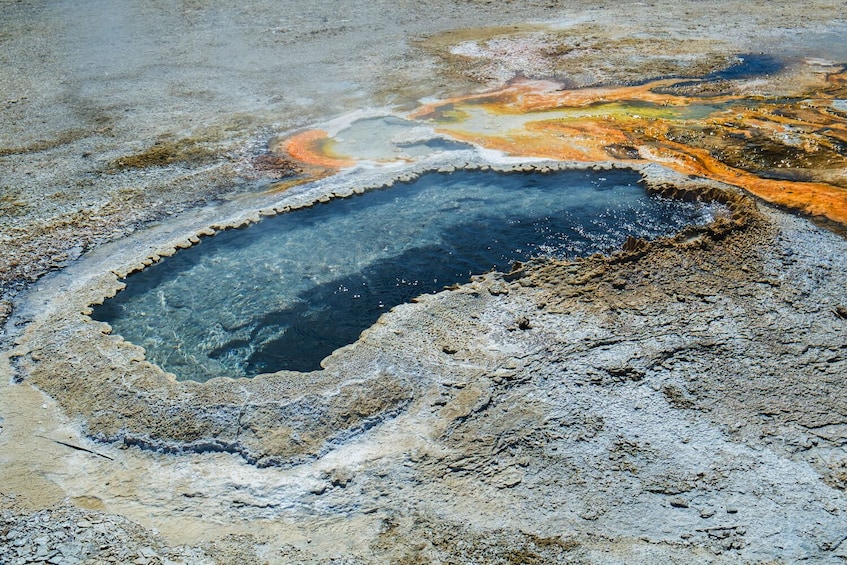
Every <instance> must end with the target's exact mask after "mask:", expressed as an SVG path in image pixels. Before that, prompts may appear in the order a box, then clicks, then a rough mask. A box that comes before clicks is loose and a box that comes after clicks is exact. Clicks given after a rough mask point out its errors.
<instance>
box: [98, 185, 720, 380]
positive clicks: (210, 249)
mask: <svg viewBox="0 0 847 565" xmlns="http://www.w3.org/2000/svg"><path fill="white" fill-rule="evenodd" d="M640 179H641V176H640V174H639V173H637V172H635V171H632V170H605V171H593V170H567V171H557V172H551V173H540V172H514V173H504V172H495V171H461V170H460V171H457V172H453V173H438V172H429V173H426V174H424V175H422V176H420V177H419V178H417V179H415V180H413V181H410V182H402V183H398V184H395V185H394V186H393V187H391V188H383V189H376V190H371V191H368V192H366V193H365V194H362V195H355V196H352V197H348V198H336V199H333V200H331V201H330V202H327V203H321V204H316V205H314V206H311V207H309V208H305V209H300V210H296V211H292V212H288V213H285V214H281V215H279V216H276V217H272V218H266V219H264V220H263V221H261V222H259V223H258V224H255V225H251V226H249V227H247V228H242V229H234V230H228V231H224V232H221V233H219V234H217V235H215V236H214V237H211V238H206V239H204V240H202V242H201V243H200V244H198V245H195V246H193V247H192V248H190V249H186V250H182V251H180V252H178V253H177V254H176V255H174V256H173V257H169V258H166V259H164V260H162V261H160V262H159V263H156V264H154V265H152V266H150V267H148V268H146V269H144V270H143V271H140V272H138V273H135V274H132V275H130V276H129V277H127V279H126V280H125V282H126V285H127V286H126V288H125V289H124V290H123V291H121V292H120V293H119V294H118V295H117V296H116V297H114V298H112V299H109V300H107V301H105V303H104V304H102V305H100V306H98V307H96V308H95V309H94V312H93V317H94V318H95V319H97V320H100V321H105V322H108V323H109V324H110V325H111V326H112V328H113V333H117V334H120V335H121V336H123V337H124V338H125V339H127V340H129V341H131V342H133V343H135V344H137V345H140V346H142V347H144V348H145V350H146V352H147V358H148V360H150V361H152V362H154V363H156V364H158V365H159V366H161V367H162V368H164V369H165V370H167V371H170V372H173V373H174V374H176V375H177V377H178V378H179V379H181V380H196V381H206V380H208V379H209V378H213V377H221V376H228V377H250V376H254V375H257V374H260V373H268V372H275V371H279V370H294V371H313V370H318V369H320V368H321V365H320V363H321V360H322V359H324V358H325V357H326V356H328V355H329V354H330V353H332V351H334V350H335V349H337V348H339V347H342V346H344V345H347V344H350V343H352V342H354V341H356V339H357V338H358V336H359V334H360V333H361V331H362V330H364V329H366V328H367V327H369V326H370V325H372V324H373V323H374V322H375V321H376V320H377V318H379V316H380V315H381V314H382V313H383V312H385V311H387V310H389V309H390V308H392V307H394V306H396V305H398V304H401V303H404V302H408V301H409V300H411V299H413V298H414V297H415V296H418V295H421V294H424V293H432V292H437V291H439V290H441V289H442V288H444V287H445V286H450V285H453V284H457V283H458V284H461V283H464V282H467V281H469V280H470V277H471V276H472V275H475V274H482V273H485V272H488V271H491V270H499V271H508V270H509V268H510V267H511V265H512V264H513V262H515V261H526V260H528V259H532V258H535V257H544V256H547V257H556V258H573V257H576V256H585V255H590V254H592V253H596V252H602V253H607V252H611V251H613V250H614V249H616V248H619V247H620V246H621V245H622V244H623V242H624V241H625V240H626V238H627V237H628V236H634V237H639V238H645V239H655V238H658V237H662V236H666V235H670V234H673V233H675V232H677V231H679V230H680V229H682V228H683V227H684V226H686V225H692V224H695V225H702V224H706V223H708V222H709V221H711V220H712V219H713V217H714V214H715V212H716V206H717V205H715V204H704V203H696V202H681V201H675V200H670V199H667V198H662V197H660V196H657V195H650V194H648V192H647V191H646V190H645V189H644V188H643V187H642V186H640V185H639V181H640Z"/></svg>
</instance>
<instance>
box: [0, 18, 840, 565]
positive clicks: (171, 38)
mask: <svg viewBox="0 0 847 565" xmlns="http://www.w3.org/2000/svg"><path fill="white" fill-rule="evenodd" d="M295 4H296V5H295ZM100 8H101V12H102V13H100V14H99V15H97V17H95V16H94V14H89V13H87V12H86V9H77V8H75V7H72V6H70V5H69V4H64V3H54V4H52V5H47V4H40V3H34V2H5V3H3V9H4V11H5V12H7V13H8V14H11V15H10V17H9V20H8V21H9V22H11V23H10V24H9V25H8V26H7V27H6V28H4V29H3V30H2V32H0V34H2V35H0V56H2V58H3V63H4V67H3V69H4V70H3V71H0V93H2V96H1V97H0V98H2V100H0V104H2V106H0V112H2V116H3V120H2V122H0V123H1V124H2V125H0V143H2V146H0V171H2V178H0V182H2V186H0V189H2V190H3V192H2V193H0V196H2V200H0V213H2V214H3V223H2V226H0V281H2V284H3V292H4V302H3V303H2V305H0V307H2V308H3V309H2V310H0V316H2V317H3V318H4V321H5V322H6V324H5V326H4V328H3V330H2V332H3V333H2V338H3V340H4V347H5V353H4V355H3V357H2V358H0V375H2V382H0V563H30V562H36V563H43V562H49V563H80V562H92V563H107V562H117V563H128V562H132V563H139V564H145V563H241V562H243V563H250V562H269V563H288V562H332V563H386V562H392V563H420V562H440V563H551V562H576V563H581V562H584V563H632V562H647V563H673V562H678V563H690V562H703V563H738V562H795V561H800V560H810V561H813V562H821V563H827V562H831V563H838V562H843V561H844V560H845V559H847V542H845V540H847V520H846V519H845V515H844V514H845V512H847V496H845V488H847V452H845V448H844V445H845V442H847V396H845V394H844V392H843V381H844V375H845V374H847V294H846V293H845V289H847V269H845V266H847V259H845V258H847V241H845V239H844V238H843V237H842V236H841V235H838V234H837V233H835V232H833V231H831V230H826V229H822V228H821V227H817V226H815V225H814V224H812V223H811V222H810V221H808V220H807V219H804V218H801V217H798V216H796V215H791V214H788V213H786V212H784V211H780V210H776V209H774V208H772V207H769V206H767V205H765V204H762V203H757V202H755V201H754V200H752V199H750V198H749V197H746V196H744V195H743V194H741V193H739V192H738V191H736V190H735V189H734V188H732V187H730V186H727V185H721V184H719V183H717V182H710V181H706V180H703V179H692V178H688V177H685V176H682V175H679V174H674V173H670V172H668V171H666V170H664V169H661V168H659V167H655V166H650V165H647V166H641V167H640V168H641V170H642V173H643V174H644V175H645V176H646V178H647V179H648V180H649V181H650V182H651V183H652V185H653V186H654V187H656V188H661V189H662V190H665V191H669V192H672V193H673V192H675V193H677V195H682V194H683V193H691V192H697V193H699V194H710V195H720V198H721V199H723V200H725V201H728V202H730V203H731V208H732V211H733V215H732V216H731V217H730V218H724V219H722V220H719V221H718V222H716V223H714V224H713V225H711V226H710V227H709V228H706V229H703V230H695V231H690V232H687V233H684V234H681V235H679V236H677V237H675V238H671V239H668V240H663V241H659V242H656V243H654V244H649V245H648V244H644V243H641V242H635V241H633V242H629V243H628V244H627V246H626V249H625V250H623V251H621V252H619V253H616V254H614V255H612V256H611V257H599V256H595V257H590V258H585V259H581V260H578V261H575V262H555V261H553V262H541V263H535V264H531V265H526V266H524V267H523V268H522V269H518V270H517V271H515V272H513V273H509V274H507V275H502V274H489V275H485V276H481V277H477V278H476V279H475V280H473V281H472V282H469V283H467V284H464V285H460V286H459V287H458V288H455V289H453V290H450V291H444V292H441V293H439V294H436V295H427V296H425V297H423V298H421V299H419V300H417V301H416V302H414V303H410V304H405V305H401V306H398V307H396V308H394V309H393V310H392V311H391V312H389V313H388V314H386V315H384V316H383V317H382V318H381V319H380V320H379V322H377V323H376V324H375V325H374V326H373V327H371V328H369V329H368V330H366V331H365V332H364V333H363V334H362V336H361V337H360V339H359V340H358V341H357V342H356V343H355V344H353V345H351V346H348V347H345V348H342V349H340V350H338V351H336V352H335V353H334V354H333V355H332V356H331V357H329V358H328V359H327V360H325V362H324V365H325V369H324V371H321V372H316V373H311V374H308V375H302V374H297V373H280V374H276V375H267V376H261V377H258V378H255V379H252V380H230V379H215V380H213V381H210V382H208V383H204V384H200V383H186V382H182V383H178V382H176V381H175V380H174V379H173V377H172V376H169V375H167V374H165V373H164V372H163V371H161V370H160V369H159V368H157V367H155V366H154V365H151V364H149V363H147V362H146V361H144V358H143V350H141V349H140V348H138V347H136V346H134V345H132V344H129V343H127V342H125V341H123V340H122V339H121V338H119V337H118V336H113V335H110V334H109V333H108V328H106V326H105V325H104V324H101V323H96V322H92V321H91V320H90V319H89V318H87V317H86V316H85V315H84V312H86V311H87V307H88V306H89V305H90V304H92V303H93V302H97V301H99V300H102V299H103V298H104V297H106V296H108V295H109V294H110V293H113V292H115V291H116V290H117V289H118V288H119V286H120V285H119V283H118V276H120V275H123V274H126V273H128V272H130V271H132V270H134V269H137V268H139V267H141V266H143V264H144V263H145V262H147V263H149V262H150V261H151V260H152V259H154V258H158V257H161V256H166V255H169V254H172V253H173V252H175V251H176V249H177V248H180V247H186V246H189V245H191V244H192V243H193V242H195V241H196V240H197V237H198V236H199V235H202V234H209V233H212V230H211V229H210V228H213V227H214V228H215V229H217V228H220V227H225V226H233V225H240V224H243V223H245V222H249V221H254V220H255V219H257V218H258V217H259V216H260V215H263V214H272V213H276V211H280V210H285V209H289V208H291V207H296V206H300V205H306V204H308V203H310V202H313V201H315V200H319V199H321V198H326V197H329V196H333V195H334V196H339V195H346V194H349V193H351V192H353V191H355V190H357V189H360V188H361V187H363V186H379V185H380V184H381V183H384V182H385V181H386V180H388V179H391V178H394V177H397V176H398V175H401V176H403V175H408V174H413V173H414V172H415V171H416V170H424V169H427V168H433V167H434V168H437V167H445V166H446V167H453V166H456V165H460V166H461V165H463V164H464V161H462V162H447V163H445V162H437V161H432V162H429V163H427V162H422V163H419V164H418V165H416V167H417V168H415V167H411V168H410V169H409V170H408V171H401V172H399V173H398V172H397V171H396V170H394V171H373V170H370V171H369V170H356V171H353V172H349V173H342V174H340V175H337V176H335V177H330V178H326V179H324V180H319V181H316V182H314V183H311V184H307V185H302V186H298V187H296V188H293V189H290V190H289V191H288V192H283V193H277V194H273V193H267V192H265V191H264V190H265V189H266V188H268V186H269V184H270V183H272V182H276V181H278V180H279V179H287V178H291V175H292V174H299V173H303V171H301V170H299V169H298V166H299V165H297V164H296V163H291V162H288V161H284V160H280V159H279V158H277V157H275V156H273V155H270V156H269V155H266V149H267V146H268V144H271V143H273V139H274V138H275V136H277V135H281V134H283V133H284V132H285V131H287V130H290V129H292V128H295V127H300V126H305V125H308V124H310V123H312V122H314V121H315V120H317V119H319V118H325V117H327V116H332V115H336V114H339V113H342V112H347V111H351V110H354V109H356V108H360V107H372V106H380V105H390V106H392V107H404V108H412V107H414V106H415V105H416V102H415V100H416V99H418V98H420V97H424V96H428V97H432V96H439V97H447V96H450V95H455V94H460V93H462V92H467V91H470V90H473V89H474V88H478V87H480V86H483V87H496V86H501V85H502V83H503V81H505V80H508V79H510V78H512V77H513V76H515V75H516V74H522V75H526V76H531V77H533V78H556V79H558V80H563V81H564V80H566V81H568V84H569V85H570V86H572V87H581V86H586V85H596V84H606V83H616V82H627V81H633V80H638V79H649V78H657V77H661V76H666V75H686V76H687V75H703V74H708V73H709V72H711V71H714V70H719V69H722V68H725V67H726V66H727V65H728V64H730V62H731V61H732V57H733V56H734V55H736V54H738V53H751V52H759V51H765V52H780V53H789V54H793V53H796V54H797V55H796V56H797V57H825V58H829V59H833V60H835V61H840V62H845V61H847V53H845V52H841V51H844V50H845V47H844V45H843V44H842V43H840V42H839V41H837V40H836V39H837V38H839V37H843V32H844V30H845V22H844V20H843V13H844V9H845V5H844V4H843V2H817V3H811V4H807V5H804V6H802V7H800V6H796V5H789V4H787V3H765V2H762V3H751V2H737V3H736V2H726V3H699V2H674V3H663V2H658V3H650V4H648V3H629V2H623V3H619V4H615V5H609V6H599V5H596V4H595V3H589V2H586V3H579V2H577V3H568V4H567V6H565V5H563V4H559V3H557V2H539V3H537V2H521V3H517V2H504V3H491V2H475V1H468V2H425V3H414V4H413V5H411V4H408V3H404V2H384V3H383V2H372V3H361V4H360V3H335V2H318V3H315V4H311V5H309V7H304V6H302V5H299V3H292V5H286V4H280V5H278V4H277V3H274V4H273V6H271V5H270V4H268V5H265V4H263V3H262V2H256V3H253V4H252V5H251V9H234V8H233V9H223V8H214V7H212V6H210V5H207V3H205V2H202V1H201V2H182V3H180V4H179V5H178V7H177V6H176V5H175V6H170V7H160V6H157V7H154V6H152V5H147V4H139V5H137V6H135V7H133V8H131V9H130V8H129V7H124V8H125V11H124V12H122V11H121V10H114V9H112V10H109V9H103V7H102V6H101V7H100ZM540 22H547V23H546V24H545V25H544V26H542V25H541V23H540ZM550 22H553V23H554V24H555V25H556V26H559V28H560V31H557V32H551V31H550V27H549V25H547V24H549V23H550ZM79 26H82V27H83V29H85V30H87V31H89V32H94V31H96V32H98V33H100V34H101V35H100V36H98V35H96V34H94V35H92V34H91V33H89V34H88V35H85V34H82V35H85V37H86V38H87V39H85V40H83V39H81V38H80V37H79V36H78V35H77V34H76V33H75V32H74V31H73V30H74V29H77V28H79ZM160 28H161V29H166V30H168V31H169V33H168V40H167V41H166V42H165V43H162V42H161V41H159V40H160V39H162V38H161V35H162V34H163V32H162V31H157V30H158V29H160ZM482 28H485V29H482ZM109 30H112V31H109ZM114 30H118V31H120V32H122V33H123V35H121V34H120V33H119V34H118V35H116V36H113V35H111V33H112V32H113V31H114ZM561 30H565V31H561ZM515 33H517V35H515ZM157 34H158V35H157ZM115 37H123V38H124V39H123V40H122V41H124V43H122V42H121V41H117V40H116V39H115ZM374 37H380V38H382V43H381V44H380V45H379V46H376V45H375V44H374V40H373V38H374ZM491 37H499V38H500V39H497V40H496V41H493V40H492V41H488V42H487V43H484V48H481V47H480V45H482V44H481V43H479V42H480V41H481V39H480V38H491ZM127 38H129V39H127ZM834 38H835V39H834ZM86 42H90V43H91V44H90V45H89V44H88V43H86ZM110 42H111V43H110ZM104 44H108V45H112V48H113V50H116V51H117V53H118V54H120V55H123V56H124V57H123V58H122V63H121V64H120V65H118V64H117V63H114V62H112V61H111V60H108V61H107V60H102V59H93V58H92V57H93V55H92V53H101V48H102V46H103V45H104ZM539 45H542V46H544V48H543V49H541V50H539V48H538V46H539ZM233 46H237V47H239V49H234V48H233ZM486 50H487V51H486ZM839 50H841V51H839ZM163 52H167V53H168V54H169V55H170V57H171V58H169V59H163V58H162V53H163ZM130 55H132V56H130ZM223 55H227V57H225V58H224V57H223ZM470 55H473V56H470ZM792 56H794V55H792ZM101 57H102V55H101ZM157 57H158V59H157ZM115 59H116V60H117V59H121V58H120V57H116V58H115ZM151 60H157V61H159V62H158V63H156V64H153V63H151V62H150V61H151ZM222 61H223V62H222ZM59 71H61V72H59ZM57 77H58V78H57ZM807 78H808V77H804V76H802V73H799V74H797V73H795V74H794V75H791V79H792V80H794V81H795V82H796V83H799V84H803V83H804V81H806V80H807ZM785 80H786V79H785V77H784V76H780V77H773V78H767V77H766V78H762V79H760V80H759V82H755V81H754V82H746V83H744V84H743V88H745V89H747V92H746V93H747V94H755V93H756V92H757V91H761V92H767V93H770V94H772V93H779V92H780V90H779V89H780V88H783V87H784V88H786V90H787V91H790V89H789V88H788V86H785V85H784V81H785ZM738 87H740V86H739V85H738V84H729V85H726V88H738ZM473 161H474V162H475V163H482V162H483V160H482V157H480V156H479V155H474V156H473ZM495 166H497V165H495ZM518 166H522V165H518ZM529 166H539V167H540V166H548V165H546V164H538V163H536V164H535V165H529ZM556 166H558V165H556ZM142 228H143V229H142ZM84 252H87V253H85V255H83V256H82V258H81V259H77V258H78V257H79V256H80V255H81V254H83V253H84ZM50 270H56V272H55V273H52V274H49V275H47V276H43V275H44V273H46V272H48V271H50ZM36 280H37V281H38V282H34V281H36Z"/></svg>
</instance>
